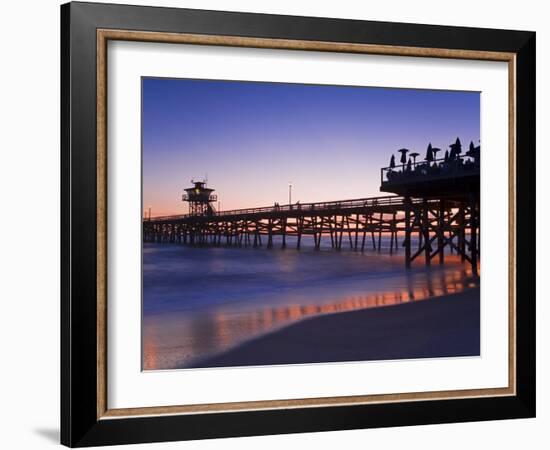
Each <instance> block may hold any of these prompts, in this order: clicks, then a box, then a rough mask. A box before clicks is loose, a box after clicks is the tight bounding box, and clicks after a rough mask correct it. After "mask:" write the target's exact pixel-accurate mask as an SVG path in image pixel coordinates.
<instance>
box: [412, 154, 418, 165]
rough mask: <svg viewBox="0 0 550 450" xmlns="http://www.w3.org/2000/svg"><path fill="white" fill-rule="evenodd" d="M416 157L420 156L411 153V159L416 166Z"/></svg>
mask: <svg viewBox="0 0 550 450" xmlns="http://www.w3.org/2000/svg"><path fill="white" fill-rule="evenodd" d="M417 156H420V154H419V153H416V152H412V153H411V157H412V159H413V164H416V157H417Z"/></svg>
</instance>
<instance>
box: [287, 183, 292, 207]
mask: <svg viewBox="0 0 550 450" xmlns="http://www.w3.org/2000/svg"><path fill="white" fill-rule="evenodd" d="M288 204H289V205H292V181H289V182H288Z"/></svg>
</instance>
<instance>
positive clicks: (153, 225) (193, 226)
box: [143, 138, 480, 274]
mask: <svg viewBox="0 0 550 450" xmlns="http://www.w3.org/2000/svg"><path fill="white" fill-rule="evenodd" d="M438 151H440V149H436V148H433V147H432V146H431V144H430V145H429V146H428V149H427V152H426V157H425V158H424V160H423V161H421V162H416V158H417V156H419V154H418V153H415V152H410V151H409V150H408V149H400V150H399V152H400V153H401V159H400V162H401V166H396V164H395V158H394V156H393V155H392V158H391V160H390V166H389V167H385V168H382V169H381V171H380V176H381V179H380V190H381V191H382V192H387V193H393V194H394V195H388V196H380V197H368V198H359V199H348V200H341V201H330V202H316V203H295V204H287V205H279V204H278V203H275V205H273V206H266V207H260V208H246V209H237V210H230V211H216V209H215V208H214V207H213V202H214V201H215V200H216V197H215V195H214V194H212V192H213V189H209V188H207V187H206V183H205V182H193V183H194V186H193V187H191V188H188V189H186V190H185V192H186V193H185V194H184V196H183V200H184V201H187V202H189V204H190V208H189V209H190V214H185V215H176V216H166V217H156V218H149V219H145V220H144V221H143V240H144V242H158V243H181V244H187V245H195V246H204V245H210V246H238V247H262V246H265V247H266V248H273V247H274V246H275V242H274V237H275V236H279V237H280V239H278V245H280V246H281V247H282V248H286V247H287V246H289V243H288V240H287V238H288V237H289V236H294V237H295V238H296V239H295V240H294V241H295V242H294V243H293V246H295V248H297V249H300V247H301V245H302V241H303V239H305V238H309V239H313V246H314V248H315V249H320V247H321V243H322V242H326V243H328V242H330V246H331V247H332V248H334V249H335V250H341V249H342V248H349V249H351V250H353V251H365V250H368V249H372V250H375V251H381V249H382V236H388V237H389V241H390V245H389V248H388V251H389V252H390V253H393V252H396V251H400V248H401V247H402V248H403V249H404V254H405V266H406V267H407V268H408V267H410V266H411V263H412V262H413V261H414V260H416V259H417V258H423V259H424V262H425V264H426V265H430V264H432V261H433V260H435V261H437V262H438V263H439V264H443V263H444V262H445V253H446V252H449V253H457V254H458V255H460V257H461V259H462V260H463V261H467V262H468V263H469V264H471V266H472V271H473V273H474V274H477V265H478V260H479V192H480V189H479V181H480V178H479V174H480V164H479V159H480V147H479V146H478V147H476V146H474V144H473V143H471V144H470V147H469V150H468V151H467V152H465V153H464V154H462V149H461V144H460V141H459V139H458V138H457V140H456V142H455V143H454V144H451V145H450V151H447V152H446V153H445V156H444V157H443V158H440V159H436V155H437V152H438ZM409 152H410V157H409V158H408V159H407V153H409ZM411 158H412V159H411ZM413 237H417V239H416V240H415V242H413Z"/></svg>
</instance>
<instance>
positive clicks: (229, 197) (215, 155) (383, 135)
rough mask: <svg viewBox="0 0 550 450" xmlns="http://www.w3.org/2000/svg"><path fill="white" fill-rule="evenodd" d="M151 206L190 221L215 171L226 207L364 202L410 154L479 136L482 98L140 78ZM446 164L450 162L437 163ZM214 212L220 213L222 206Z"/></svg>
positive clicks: (470, 94) (464, 94) (216, 186)
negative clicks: (402, 151) (188, 198)
mask: <svg viewBox="0 0 550 450" xmlns="http://www.w3.org/2000/svg"><path fill="white" fill-rule="evenodd" d="M142 120H143V124H142V133H143V207H144V210H145V211H146V210H147V209H148V208H149V206H150V207H151V209H152V215H153V216H158V215H167V214H183V213H186V212H187V206H186V204H184V203H183V202H182V201H181V194H182V190H183V189H184V188H186V187H189V185H190V180H191V179H192V178H194V179H195V180H200V179H202V178H204V177H205V175H206V174H208V184H209V187H211V188H214V189H216V193H217V194H218V199H219V200H220V201H221V207H222V209H233V208H246V207H254V206H268V205H272V204H273V203H274V202H279V203H280V204H286V203H287V202H288V182H289V181H292V184H293V193H292V200H293V202H296V201H298V200H299V201H300V202H302V203H306V202H315V201H329V200H339V199H348V198H361V197H369V196H376V195H385V194H383V193H380V191H379V185H380V168H381V167H386V166H387V165H388V163H389V159H390V156H391V154H392V153H395V154H396V159H397V160H398V159H399V158H398V156H399V154H398V153H397V152H396V150H397V149H399V148H402V147H406V148H408V149H411V150H414V151H417V152H418V153H420V154H421V157H419V159H421V158H423V157H424V155H425V152H426V147H427V145H428V143H429V142H431V143H432V145H433V146H434V147H441V148H443V149H446V148H448V145H449V144H451V143H452V142H454V141H455V139H456V138H457V137H460V140H461V141H462V144H463V146H467V145H468V144H469V143H470V141H474V143H476V145H477V143H478V141H479V138H480V136H479V135H480V95H479V93H478V92H457V91H431V90H416V89H391V88H368V87H344V86H319V85H304V84H287V83H259V82H246V81H245V82H242V81H211V80H186V79H159V78H144V79H143V111H142ZM439 156H442V155H439ZM215 206H216V207H217V205H215Z"/></svg>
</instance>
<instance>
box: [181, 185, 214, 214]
mask: <svg viewBox="0 0 550 450" xmlns="http://www.w3.org/2000/svg"><path fill="white" fill-rule="evenodd" d="M191 183H192V184H193V187H190V188H187V189H184V191H185V194H183V196H182V198H181V199H182V201H184V202H188V203H189V214H190V215H192V216H213V215H214V214H215V213H216V210H215V209H214V206H213V205H212V203H213V202H215V201H217V200H218V196H217V195H216V194H212V192H214V189H210V188H207V187H206V181H194V180H191Z"/></svg>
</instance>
